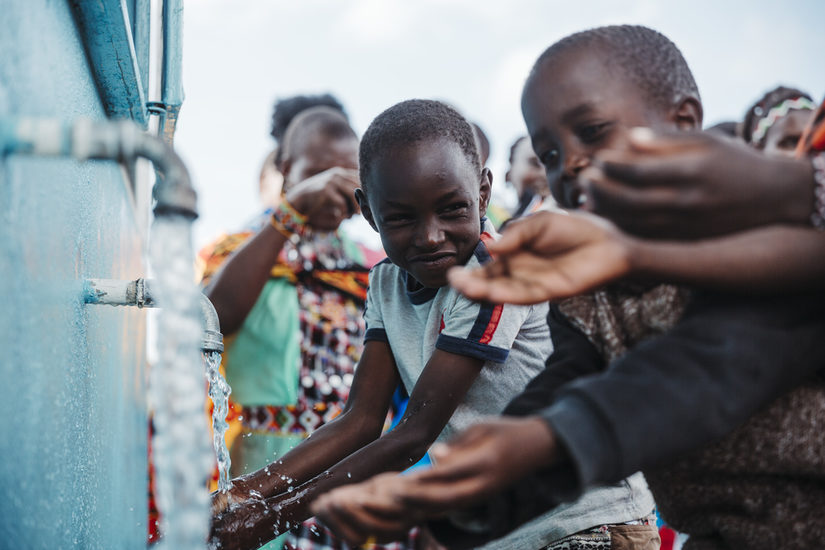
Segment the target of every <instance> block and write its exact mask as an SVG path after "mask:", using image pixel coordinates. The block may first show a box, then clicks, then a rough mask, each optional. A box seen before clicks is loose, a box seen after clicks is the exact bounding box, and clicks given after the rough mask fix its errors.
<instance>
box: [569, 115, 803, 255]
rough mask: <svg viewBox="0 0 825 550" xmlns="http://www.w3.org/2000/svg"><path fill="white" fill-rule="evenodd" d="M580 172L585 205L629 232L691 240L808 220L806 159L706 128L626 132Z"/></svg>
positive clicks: (641, 129)
mask: <svg viewBox="0 0 825 550" xmlns="http://www.w3.org/2000/svg"><path fill="white" fill-rule="evenodd" d="M629 142H630V148H629V149H628V150H623V151H617V150H604V151H601V152H599V153H598V154H597V155H596V158H595V161H594V164H593V165H592V166H591V167H589V168H587V169H586V170H584V171H582V173H581V174H580V175H579V181H580V183H581V186H582V188H583V189H584V190H585V192H586V194H587V195H588V199H587V202H586V206H585V208H587V209H588V210H591V211H592V212H594V213H596V214H599V215H600V216H604V217H606V218H608V219H610V220H611V221H613V222H614V223H616V224H617V225H618V226H619V227H621V228H622V229H623V230H626V231H628V232H630V233H633V234H636V235H640V236H644V237H649V238H655V239H667V238H674V239H695V238H704V237H711V236H716V235H722V234H726V233H730V232H734V231H739V230H744V229H749V228H752V227H755V226H758V225H767V224H772V223H794V224H796V223H807V222H808V217H809V216H810V213H811V212H812V211H813V193H812V192H811V182H812V177H811V174H812V169H811V168H810V163H806V162H804V161H796V160H792V159H785V158H776V157H768V156H766V155H764V154H762V153H760V152H759V151H756V150H755V149H753V148H751V147H748V146H746V145H745V144H744V143H740V142H737V141H735V140H732V139H729V138H726V137H723V136H719V135H717V134H714V133H712V132H690V133H685V132H682V133H679V134H675V133H673V134H664V135H663V134H654V133H653V132H652V131H651V130H649V129H647V128H634V129H633V130H631V132H630V139H629Z"/></svg>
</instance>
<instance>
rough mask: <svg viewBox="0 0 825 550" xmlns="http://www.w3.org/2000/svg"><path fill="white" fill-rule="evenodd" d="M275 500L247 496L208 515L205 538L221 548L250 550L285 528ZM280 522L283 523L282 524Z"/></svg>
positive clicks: (226, 549)
mask: <svg viewBox="0 0 825 550" xmlns="http://www.w3.org/2000/svg"><path fill="white" fill-rule="evenodd" d="M281 516H282V507H281V506H280V505H279V504H278V502H277V500H275V499H270V500H264V499H263V498H258V497H257V496H250V497H249V498H247V499H246V500H245V501H243V502H241V503H237V504H232V505H230V506H229V507H227V508H226V509H224V510H223V511H222V512H221V513H219V514H216V515H215V516H214V517H213V518H212V525H211V531H210V534H209V542H210V544H212V545H213V547H215V548H220V549H221V550H253V549H255V548H259V547H260V546H261V545H262V544H265V543H266V542H268V541H270V540H272V539H274V538H275V537H277V536H278V535H279V534H281V533H283V532H286V530H287V529H288V528H289V526H288V524H287V523H286V522H283V521H282V520H281ZM282 523H284V525H282Z"/></svg>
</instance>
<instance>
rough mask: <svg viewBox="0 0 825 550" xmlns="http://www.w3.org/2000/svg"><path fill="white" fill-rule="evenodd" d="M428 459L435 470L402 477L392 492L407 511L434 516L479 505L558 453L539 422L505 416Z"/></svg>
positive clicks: (441, 447)
mask: <svg viewBox="0 0 825 550" xmlns="http://www.w3.org/2000/svg"><path fill="white" fill-rule="evenodd" d="M513 449H518V452H513ZM431 454H432V456H433V459H434V460H435V463H436V464H435V466H434V467H433V468H431V469H429V470H422V471H420V472H414V473H412V474H410V475H409V476H405V477H407V478H408V483H406V484H405V485H404V486H403V487H402V488H400V489H399V490H397V491H396V493H397V498H400V499H401V501H402V502H403V503H405V504H406V505H407V506H408V507H412V508H414V509H419V510H423V511H426V514H427V516H428V517H437V516H438V515H440V514H443V513H445V512H448V511H450V510H454V509H459V508H465V507H468V506H471V505H474V504H477V503H479V502H481V501H483V500H484V499H485V498H488V497H490V496H491V495H493V494H495V493H498V492H500V491H502V490H504V489H506V488H507V487H509V486H510V485H512V484H513V483H515V482H516V481H518V480H519V479H521V478H523V477H525V476H527V475H529V474H531V473H533V472H535V471H536V470H538V469H540V468H545V467H548V466H551V465H552V464H553V462H554V461H555V460H556V459H557V454H558V448H557V445H556V440H555V437H554V436H553V432H552V430H551V429H550V427H549V426H548V425H547V423H546V422H544V420H542V419H541V418H538V417H526V418H506V417H504V418H499V419H496V420H490V421H487V422H484V423H482V424H476V425H475V426H472V427H470V428H468V429H467V430H464V431H463V432H462V433H461V434H460V435H459V436H458V437H456V438H455V439H454V440H452V441H451V442H450V443H449V444H447V445H443V444H441V445H435V446H433V448H432V453H431Z"/></svg>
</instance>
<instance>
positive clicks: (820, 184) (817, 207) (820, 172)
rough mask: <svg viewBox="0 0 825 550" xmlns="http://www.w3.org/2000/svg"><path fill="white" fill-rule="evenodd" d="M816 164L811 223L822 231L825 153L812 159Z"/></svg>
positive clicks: (823, 223) (824, 216)
mask: <svg viewBox="0 0 825 550" xmlns="http://www.w3.org/2000/svg"><path fill="white" fill-rule="evenodd" d="M811 163H812V164H813V165H814V212H813V214H811V224H813V226H814V227H816V228H817V229H819V230H820V231H823V230H825V153H820V154H818V155H816V156H815V157H813V159H811Z"/></svg>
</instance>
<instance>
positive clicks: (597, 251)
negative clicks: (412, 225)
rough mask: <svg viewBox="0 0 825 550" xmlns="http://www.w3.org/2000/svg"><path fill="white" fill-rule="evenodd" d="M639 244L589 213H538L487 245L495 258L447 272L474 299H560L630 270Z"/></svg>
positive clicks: (520, 301) (524, 301)
mask: <svg viewBox="0 0 825 550" xmlns="http://www.w3.org/2000/svg"><path fill="white" fill-rule="evenodd" d="M636 243H637V241H636V240H635V239H632V238H630V237H627V236H626V235H624V234H623V233H622V232H621V231H619V230H618V229H616V228H615V227H614V226H613V225H612V224H610V223H609V222H607V221H606V220H603V219H601V218H598V217H596V216H593V215H590V214H585V213H578V212H574V213H569V214H566V213H563V212H539V213H536V214H533V215H531V216H528V217H526V218H523V219H520V220H516V221H514V222H513V223H511V224H510V225H508V227H507V230H506V231H505V232H504V235H503V237H502V238H501V239H500V240H498V241H495V242H491V243H489V244H488V248H489V250H490V253H491V254H492V255H493V257H494V258H495V261H493V262H492V263H490V264H487V265H486V266H484V267H482V268H478V269H473V270H469V269H466V268H453V269H452V270H450V272H449V274H448V277H449V280H450V284H451V285H452V286H453V287H455V288H456V289H457V290H458V291H460V292H461V293H463V294H465V295H466V296H467V297H469V298H471V299H473V300H487V301H490V302H495V303H502V302H504V303H514V304H535V303H540V302H545V301H547V300H560V299H563V298H567V297H570V296H575V295H577V294H581V293H583V292H587V291H588V290H591V289H593V288H596V287H599V286H601V285H603V284H605V283H608V282H610V281H612V280H614V279H617V278H620V277H622V276H624V275H627V274H628V273H629V272H630V271H631V267H632V265H631V260H632V258H633V255H634V254H635V250H636V248H635V245H636Z"/></svg>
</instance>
